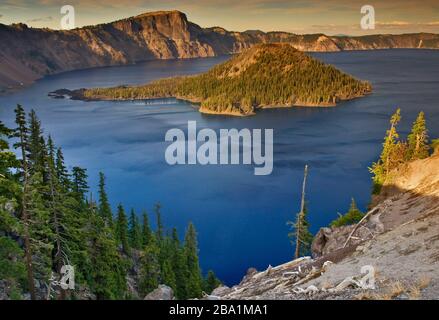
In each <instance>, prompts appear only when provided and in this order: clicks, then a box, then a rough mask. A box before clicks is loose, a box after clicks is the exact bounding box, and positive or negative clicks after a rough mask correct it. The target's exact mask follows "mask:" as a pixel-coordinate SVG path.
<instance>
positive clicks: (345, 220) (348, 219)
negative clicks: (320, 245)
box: [331, 198, 364, 227]
mask: <svg viewBox="0 0 439 320" xmlns="http://www.w3.org/2000/svg"><path fill="white" fill-rule="evenodd" d="M363 216H364V214H363V213H362V212H361V211H360V210H359V209H358V207H357V204H356V203H355V199H354V198H352V201H351V206H350V207H349V211H348V212H347V213H346V214H344V215H342V216H340V217H338V218H337V219H335V220H334V221H332V222H331V227H341V226H346V225H351V224H355V223H357V222H359V221H360V220H361V219H362V218H363Z"/></svg>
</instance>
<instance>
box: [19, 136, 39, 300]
mask: <svg viewBox="0 0 439 320" xmlns="http://www.w3.org/2000/svg"><path fill="white" fill-rule="evenodd" d="M20 142H21V155H22V159H23V196H22V200H21V201H22V202H21V208H22V209H21V210H22V213H21V218H22V219H23V225H24V252H25V259H26V269H27V281H28V285H29V292H30V297H31V299H32V300H36V299H37V296H36V294H35V283H34V270H33V266H32V249H31V245H30V235H29V215H28V212H27V193H28V183H29V181H28V176H29V171H28V167H27V159H26V151H25V145H24V137H23V132H20Z"/></svg>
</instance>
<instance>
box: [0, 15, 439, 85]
mask: <svg viewBox="0 0 439 320" xmlns="http://www.w3.org/2000/svg"><path fill="white" fill-rule="evenodd" d="M0 39H1V40H2V46H1V48H0V92H1V91H2V90H5V89H11V88H17V87H21V86H23V85H26V84H29V83H31V82H32V81H34V80H35V79H38V78H40V77H42V76H44V75H48V74H53V73H57V72H63V71H69V70H74V69H82V68H91V67H98V66H111V65H121V64H130V63H136V62H139V61H144V60H150V59H172V58H195V57H210V56H217V55H222V54H233V53H237V52H241V51H242V50H244V49H247V48H249V47H251V46H252V45H254V44H256V43H267V42H288V43H290V44H292V45H293V46H294V47H295V48H297V49H299V50H302V51H340V50H370V49H388V48H432V49H438V48H439V35H435V34H427V33H419V34H407V35H373V36H365V37H332V36H326V35H323V34H315V35H296V34H292V33H287V32H268V33H265V32H262V31H245V32H233V31H227V30H225V29H223V28H220V27H213V28H202V27H200V26H199V25H197V24H195V23H192V22H190V21H188V19H187V17H186V15H185V14H184V13H182V12H179V11H159V12H151V13H144V14H141V15H138V16H135V17H130V18H127V19H122V20H118V21H115V22H111V23H106V24H100V25H96V26H87V27H83V28H77V29H74V30H50V29H38V28H29V27H28V26H26V25H25V24H13V25H9V26H7V25H3V24H0Z"/></svg>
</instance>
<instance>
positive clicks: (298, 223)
mask: <svg viewBox="0 0 439 320" xmlns="http://www.w3.org/2000/svg"><path fill="white" fill-rule="evenodd" d="M307 176H308V165H305V173H304V177H303V185H302V200H301V203H300V212H299V214H298V215H297V221H296V252H295V254H294V258H295V259H297V258H299V252H300V234H301V231H302V230H301V226H302V218H303V215H304V210H305V188H306V178H307Z"/></svg>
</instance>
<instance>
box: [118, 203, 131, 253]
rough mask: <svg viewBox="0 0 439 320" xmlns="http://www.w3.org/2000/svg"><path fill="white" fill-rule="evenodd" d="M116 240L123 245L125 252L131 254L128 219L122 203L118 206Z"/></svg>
mask: <svg viewBox="0 0 439 320" xmlns="http://www.w3.org/2000/svg"><path fill="white" fill-rule="evenodd" d="M116 240H117V243H118V244H120V245H122V250H123V252H125V254H130V245H129V243H128V241H129V240H128V220H127V216H126V214H125V209H124V208H123V206H122V204H119V205H118V206H117V219H116Z"/></svg>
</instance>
